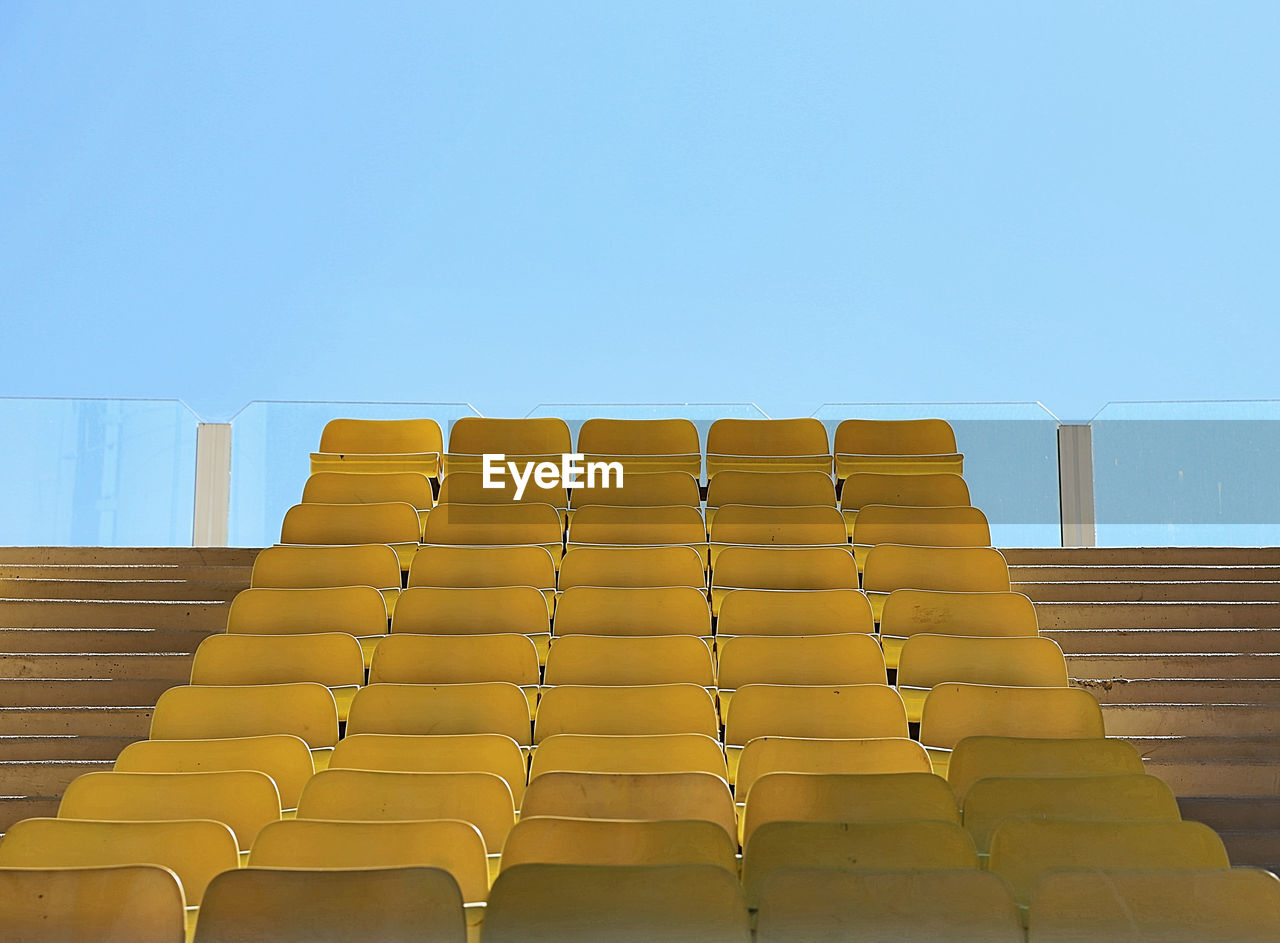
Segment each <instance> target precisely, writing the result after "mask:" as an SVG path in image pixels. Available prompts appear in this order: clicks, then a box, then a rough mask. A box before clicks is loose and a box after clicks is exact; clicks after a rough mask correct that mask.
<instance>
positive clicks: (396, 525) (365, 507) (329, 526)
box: [280, 501, 422, 571]
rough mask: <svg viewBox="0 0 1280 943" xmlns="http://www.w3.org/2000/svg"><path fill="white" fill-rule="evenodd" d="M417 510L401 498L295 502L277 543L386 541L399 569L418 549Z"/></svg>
mask: <svg viewBox="0 0 1280 943" xmlns="http://www.w3.org/2000/svg"><path fill="white" fill-rule="evenodd" d="M421 536H422V522H421V521H419V520H418V509H417V508H415V507H414V506H413V505H411V504H405V503H403V502H401V501H387V502H384V503H381V504H295V505H294V506H293V507H291V508H289V510H288V511H286V512H285V515H284V524H283V525H281V527H280V543H282V544H302V545H312V546H334V545H338V546H353V545H360V544H387V545H388V546H389V547H391V549H392V550H394V551H395V552H396V557H397V559H399V561H400V569H401V570H402V571H403V570H408V569H409V564H410V563H412V562H413V555H414V553H416V552H417V550H418V538H419V537H421Z"/></svg>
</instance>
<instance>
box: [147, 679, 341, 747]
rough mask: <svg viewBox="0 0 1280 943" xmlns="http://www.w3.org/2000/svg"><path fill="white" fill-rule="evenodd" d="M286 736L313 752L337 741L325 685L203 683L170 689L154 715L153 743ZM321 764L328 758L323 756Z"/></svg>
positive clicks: (332, 708)
mask: <svg viewBox="0 0 1280 943" xmlns="http://www.w3.org/2000/svg"><path fill="white" fill-rule="evenodd" d="M275 733H287V734H292V735H293V736H295V737H300V738H301V739H303V740H305V741H306V743H307V746H309V747H310V748H311V750H312V751H313V753H314V752H315V751H320V750H328V749H330V748H332V747H333V745H334V744H335V743H337V742H338V707H337V704H335V703H334V700H333V694H332V693H331V692H330V691H329V689H328V688H326V687H325V686H324V685H323V684H313V683H309V682H299V683H296V684H250V685H202V684H189V685H179V686H177V687H173V688H170V689H169V690H167V691H165V692H164V693H163V694H161V695H160V699H159V701H158V702H157V703H156V709H155V712H154V713H153V714H152V715H151V739H152V740H209V739H219V738H223V737H260V736H263V735H265V734H275ZM317 759H319V760H321V761H323V760H327V759H328V757H327V756H324V757H319V756H317Z"/></svg>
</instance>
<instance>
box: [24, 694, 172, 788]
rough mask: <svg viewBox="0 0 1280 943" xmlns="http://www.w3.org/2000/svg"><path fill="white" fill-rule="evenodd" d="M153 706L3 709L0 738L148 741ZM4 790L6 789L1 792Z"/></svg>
mask: <svg viewBox="0 0 1280 943" xmlns="http://www.w3.org/2000/svg"><path fill="white" fill-rule="evenodd" d="M153 710H154V704H152V705H134V706H126V707H0V736H19V735H21V736H28V737H38V736H45V735H49V734H54V735H57V734H73V735H76V736H91V737H95V736H96V737H132V738H133V739H135V740H141V739H145V738H146V736H147V732H148V730H149V729H150V727H151V713H152V711H153ZM0 791H3V790H0Z"/></svg>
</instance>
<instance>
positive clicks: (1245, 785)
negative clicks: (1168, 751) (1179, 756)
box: [1146, 759, 1280, 797]
mask: <svg viewBox="0 0 1280 943" xmlns="http://www.w3.org/2000/svg"><path fill="white" fill-rule="evenodd" d="M1146 770H1147V772H1148V773H1150V774H1151V775H1153V776H1159V777H1160V778H1161V779H1163V780H1164V781H1165V782H1166V783H1168V785H1169V788H1170V789H1172V790H1173V793H1174V795H1177V796H1218V795H1226V796H1237V797H1243V796H1280V766H1277V765H1276V764H1275V763H1274V762H1271V761H1250V760H1205V761H1199V760H1155V759H1152V760H1147V761H1146Z"/></svg>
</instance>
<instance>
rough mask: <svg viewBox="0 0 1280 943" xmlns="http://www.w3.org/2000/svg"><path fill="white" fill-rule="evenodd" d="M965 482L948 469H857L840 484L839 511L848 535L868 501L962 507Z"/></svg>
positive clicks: (966, 499) (966, 489) (965, 499)
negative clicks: (886, 471)
mask: <svg viewBox="0 0 1280 943" xmlns="http://www.w3.org/2000/svg"><path fill="white" fill-rule="evenodd" d="M970 503H971V502H970V498H969V486H968V485H967V484H965V481H964V478H962V477H961V476H959V475H956V474H950V473H945V472H944V473H938V474H934V473H924V474H909V475H891V474H889V475H886V474H875V473H872V472H857V473H854V474H852V475H850V476H849V477H847V478H845V479H844V484H843V485H842V486H841V488H840V511H841V513H843V514H844V520H845V526H846V527H847V528H848V531H849V534H850V536H852V535H853V527H854V524H856V523H857V521H858V511H859V510H861V509H862V508H864V507H866V506H867V505H868V504H891V505H898V506H900V507H917V508H923V507H934V508H936V507H964V506H965V505H968V504H970Z"/></svg>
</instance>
